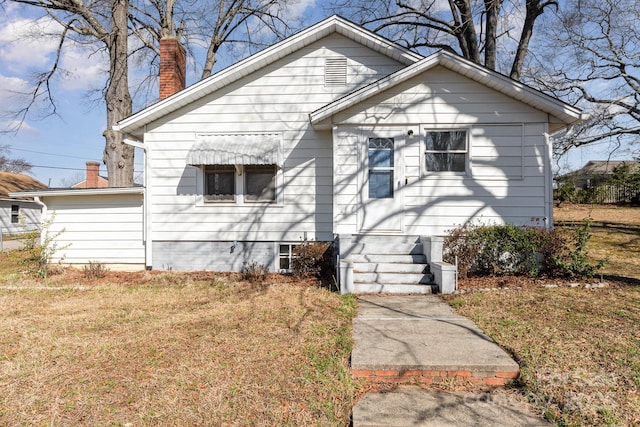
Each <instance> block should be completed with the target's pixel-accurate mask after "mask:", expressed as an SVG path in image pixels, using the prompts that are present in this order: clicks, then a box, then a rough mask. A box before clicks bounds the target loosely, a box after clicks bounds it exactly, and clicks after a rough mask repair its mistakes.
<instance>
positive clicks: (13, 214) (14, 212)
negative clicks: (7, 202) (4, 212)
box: [11, 205, 20, 224]
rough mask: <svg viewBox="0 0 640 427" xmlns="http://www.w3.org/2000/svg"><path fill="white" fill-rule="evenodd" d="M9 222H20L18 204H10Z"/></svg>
mask: <svg viewBox="0 0 640 427" xmlns="http://www.w3.org/2000/svg"><path fill="white" fill-rule="evenodd" d="M13 208H16V209H15V210H14V209H13ZM11 224H20V205H11Z"/></svg>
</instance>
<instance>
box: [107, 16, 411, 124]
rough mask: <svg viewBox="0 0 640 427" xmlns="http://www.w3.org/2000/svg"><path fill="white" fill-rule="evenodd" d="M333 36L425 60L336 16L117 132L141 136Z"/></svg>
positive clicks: (140, 115)
mask: <svg viewBox="0 0 640 427" xmlns="http://www.w3.org/2000/svg"><path fill="white" fill-rule="evenodd" d="M333 33H338V34H341V35H343V36H345V37H347V38H349V39H351V40H353V41H355V42H357V43H360V44H362V45H363V46H365V47H368V48H370V49H372V50H374V51H376V52H379V53H381V54H383V55H385V56H388V57H390V58H392V59H394V60H396V61H398V62H400V63H402V64H405V65H409V64H413V63H415V62H417V61H419V60H421V59H422V58H423V57H422V56H421V55H419V54H417V53H414V52H411V51H410V50H408V49H405V48H403V47H401V46H399V45H397V44H395V43H393V42H391V41H389V40H387V39H385V38H383V37H381V36H379V35H377V34H375V33H373V32H371V31H368V30H366V29H364V28H362V27H360V26H358V25H357V24H354V23H353V22H350V21H348V20H346V19H344V18H342V17H339V16H337V15H334V16H331V17H329V18H327V19H325V20H323V21H321V22H319V23H317V24H316V25H313V26H311V27H309V28H307V29H306V30H303V31H301V32H300V33H297V34H295V35H293V36H291V37H289V38H287V39H285V40H283V41H281V42H279V43H276V44H275V45H273V46H271V47H269V48H267V49H265V50H263V51H261V52H258V53H256V54H254V55H252V56H250V57H248V58H246V59H244V60H242V61H240V62H238V63H236V64H235V65H232V66H230V67H228V68H225V69H224V70H221V71H219V72H218V73H216V74H214V75H212V76H211V77H208V78H206V79H204V80H201V81H199V82H197V83H195V84H193V85H192V86H189V87H188V88H186V89H184V90H182V91H180V92H178V93H176V94H174V95H172V96H170V97H168V98H166V99H164V100H162V101H160V102H158V103H156V104H154V105H152V106H150V107H148V108H146V109H144V110H142V111H140V112H138V113H136V114H134V115H132V116H130V117H128V118H126V119H124V120H122V121H121V122H120V123H119V124H118V125H117V126H114V130H117V131H120V132H123V133H127V134H132V135H138V136H140V135H141V134H142V129H143V128H144V126H145V125H147V124H149V123H151V122H153V121H155V120H157V119H160V118H162V117H164V116H166V115H167V114H170V113H172V112H174V111H176V110H178V109H179V108H182V107H184V106H186V105H188V104H190V103H192V102H194V101H197V100H199V99H201V98H203V97H204V96H207V95H209V94H211V93H213V92H215V91H216V90H218V89H221V88H223V87H225V86H227V85H229V84H231V83H233V82H235V81H237V80H239V79H241V78H243V77H245V76H247V75H249V74H251V73H253V72H254V71H257V70H259V69H261V68H263V67H265V66H267V65H269V64H272V63H274V62H276V61H278V60H280V59H281V58H284V57H285V56H287V55H289V54H291V53H293V52H295V51H298V50H300V49H302V48H304V47H306V46H309V45H311V44H312V43H314V42H316V41H318V40H320V39H322V38H324V37H326V36H328V35H330V34H333Z"/></svg>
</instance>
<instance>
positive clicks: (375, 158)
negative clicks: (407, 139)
mask: <svg viewBox="0 0 640 427" xmlns="http://www.w3.org/2000/svg"><path fill="white" fill-rule="evenodd" d="M393 143H394V140H393V138H369V147H368V157H369V198H370V199H392V198H393V169H394V162H393Z"/></svg>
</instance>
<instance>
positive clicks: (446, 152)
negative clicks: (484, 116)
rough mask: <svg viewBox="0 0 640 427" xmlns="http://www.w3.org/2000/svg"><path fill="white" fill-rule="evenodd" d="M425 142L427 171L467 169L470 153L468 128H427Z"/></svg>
mask: <svg viewBox="0 0 640 427" xmlns="http://www.w3.org/2000/svg"><path fill="white" fill-rule="evenodd" d="M425 142H426V150H425V165H426V170H427V172H465V171H466V169H467V158H468V153H469V149H468V132H467V131H466V130H464V129H452V130H427V133H426V138H425Z"/></svg>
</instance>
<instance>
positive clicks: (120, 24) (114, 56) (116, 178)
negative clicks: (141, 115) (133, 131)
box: [103, 0, 134, 187]
mask: <svg viewBox="0 0 640 427" xmlns="http://www.w3.org/2000/svg"><path fill="white" fill-rule="evenodd" d="M112 2H113V3H112V5H111V7H112V17H111V24H112V26H111V34H110V35H109V42H108V43H107V47H108V49H109V60H110V68H109V85H108V87H107V91H106V93H105V101H106V106H107V129H106V130H105V131H104V138H105V149H104V156H103V161H104V163H105V164H106V165H107V172H108V174H109V186H110V187H131V186H133V160H134V159H133V156H134V148H133V147H131V146H130V145H126V144H125V143H124V142H123V135H122V134H121V133H120V132H115V131H114V130H113V129H112V126H113V125H115V124H116V123H118V122H119V121H120V120H122V119H124V118H126V117H128V116H130V115H131V111H132V105H131V95H130V94H129V83H128V79H127V75H128V64H127V58H128V51H127V50H128V43H127V37H128V30H127V14H128V10H129V1H128V0H112Z"/></svg>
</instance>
